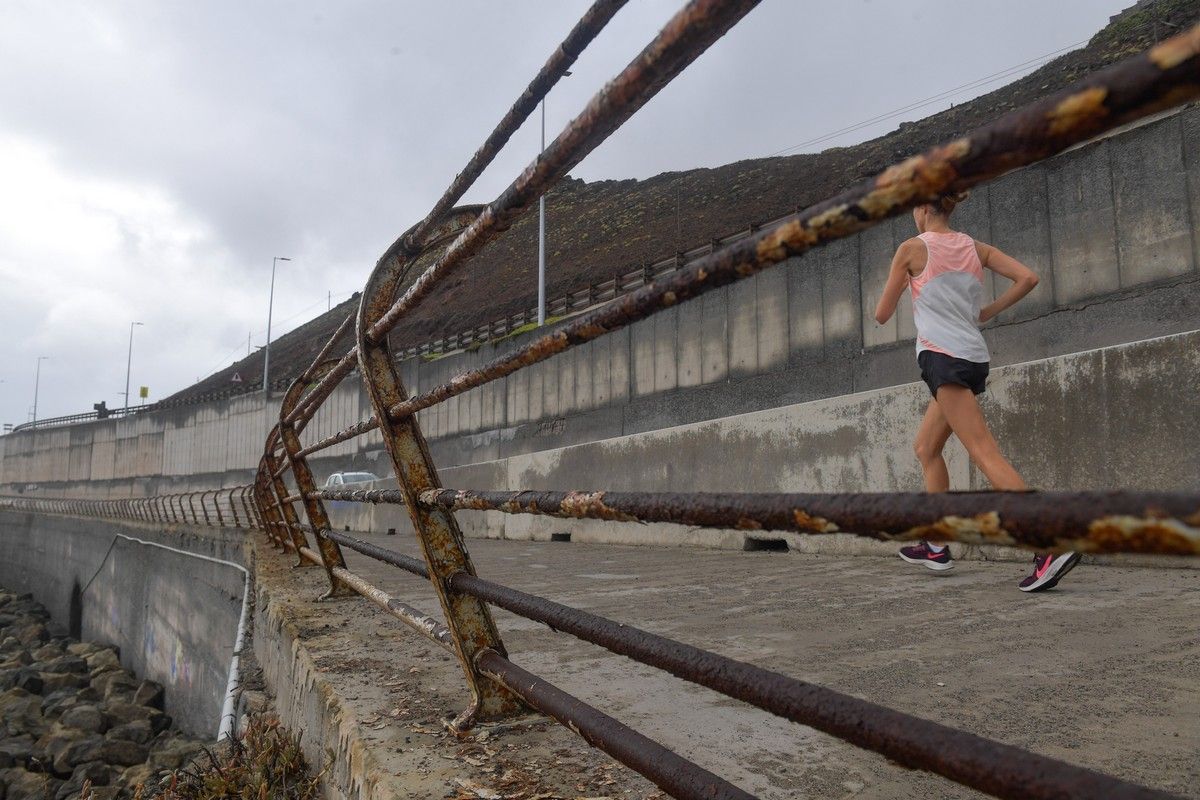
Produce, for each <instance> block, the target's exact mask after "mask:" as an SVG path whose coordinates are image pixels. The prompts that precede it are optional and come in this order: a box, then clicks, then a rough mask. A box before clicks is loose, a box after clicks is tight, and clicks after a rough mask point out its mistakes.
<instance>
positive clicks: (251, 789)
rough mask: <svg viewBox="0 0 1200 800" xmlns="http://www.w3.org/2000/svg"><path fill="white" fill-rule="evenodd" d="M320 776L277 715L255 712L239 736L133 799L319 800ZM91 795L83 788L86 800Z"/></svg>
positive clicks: (218, 746) (90, 799)
mask: <svg viewBox="0 0 1200 800" xmlns="http://www.w3.org/2000/svg"><path fill="white" fill-rule="evenodd" d="M320 781H321V776H320V775H314V774H313V773H312V771H311V770H310V769H309V766H308V762H307V761H305V759H304V754H303V753H302V752H301V751H300V742H299V739H298V738H297V737H295V736H293V735H292V734H290V733H289V732H287V731H285V730H284V729H283V728H282V727H280V725H279V721H278V719H276V718H275V717H274V716H273V715H269V714H257V715H254V716H251V717H250V718H249V720H248V722H247V725H246V727H245V730H244V731H242V732H241V733H239V734H238V735H237V736H236V737H235V738H233V739H228V740H226V741H224V742H222V743H220V744H219V745H217V746H216V747H214V748H211V749H207V750H205V753H204V755H203V756H201V757H200V758H198V759H196V760H195V761H194V762H192V763H191V764H190V765H188V766H186V767H184V768H182V769H179V770H177V771H175V772H173V773H172V774H171V775H170V776H169V777H168V778H167V779H166V780H164V781H162V782H161V783H160V784H159V786H158V788H157V789H154V790H141V791H138V792H135V793H134V800H152V799H153V800H217V798H229V797H244V798H254V799H255V800H316V798H318V797H320V796H321V789H320ZM93 796H94V795H92V794H89V793H86V792H85V793H84V795H83V800H92V797H93Z"/></svg>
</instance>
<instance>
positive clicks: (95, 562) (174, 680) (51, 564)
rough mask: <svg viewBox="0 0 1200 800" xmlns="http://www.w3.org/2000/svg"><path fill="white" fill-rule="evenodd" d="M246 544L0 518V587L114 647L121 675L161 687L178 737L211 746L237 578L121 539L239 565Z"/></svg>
mask: <svg viewBox="0 0 1200 800" xmlns="http://www.w3.org/2000/svg"><path fill="white" fill-rule="evenodd" d="M244 536H245V533H244V532H243V531H239V530H221V529H205V528H187V527H175V526H172V527H170V528H168V529H166V530H156V529H155V528H153V527H151V526H148V525H140V524H133V523H118V522H112V521H105V520H97V519H79V518H73V517H65V516H55V515H52V514H31V513H24V512H17V511H12V510H0V585H3V586H5V587H7V588H9V589H11V590H13V591H16V592H29V593H31V594H33V596H34V598H35V599H36V600H37V601H38V602H39V603H41V604H42V605H44V606H45V607H46V609H47V610H48V611H49V612H50V614H51V617H52V619H53V621H54V623H55V625H56V626H58V627H59V628H60V629H62V630H63V631H64V632H66V633H68V634H69V635H70V636H72V637H74V638H77V639H84V640H88V641H97V642H103V643H106V644H111V645H115V646H116V647H118V648H119V649H120V653H121V663H122V665H123V666H124V667H126V668H127V669H129V670H131V671H133V672H135V673H136V674H138V675H141V676H143V677H145V678H148V679H150V680H153V681H157V682H158V683H161V684H162V685H163V686H164V687H166V706H165V710H166V712H167V713H168V714H170V715H171V716H172V717H174V719H175V720H176V724H177V725H178V726H179V728H180V729H181V730H183V731H186V732H188V733H191V734H196V735H202V736H204V737H206V738H211V737H214V736H215V735H216V732H217V727H218V721H219V717H220V714H221V708H222V703H223V700H224V697H225V694H226V690H227V684H228V680H229V667H230V659H231V656H232V654H233V645H234V637H235V633H236V631H237V627H238V620H239V617H240V613H241V608H242V594H243V586H244V576H243V574H242V573H241V572H240V571H239V570H236V569H233V568H231V567H229V566H225V565H222V564H217V563H214V562H212V561H207V560H204V559H197V558H191V557H188V556H185V555H182V554H180V553H175V552H172V551H170V550H166V549H162V548H159V547H150V546H146V545H144V544H141V543H139V542H136V541H131V540H130V539H128V538H124V537H135V538H138V539H143V540H146V541H157V542H159V543H162V544H167V545H170V546H171V547H174V548H179V549H182V550H187V551H190V552H194V553H200V554H203V555H208V556H215V557H217V558H222V559H225V560H230V561H235V562H240V561H241V560H242V542H243V537H244Z"/></svg>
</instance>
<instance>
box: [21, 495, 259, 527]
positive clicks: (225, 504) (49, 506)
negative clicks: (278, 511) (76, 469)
mask: <svg viewBox="0 0 1200 800" xmlns="http://www.w3.org/2000/svg"><path fill="white" fill-rule="evenodd" d="M5 508H7V509H13V510H15V511H31V512H35V513H41V514H69V515H71V516H77V517H97V518H100V519H120V520H127V521H129V522H148V523H152V524H156V525H202V526H204V527H209V528H245V529H247V530H251V529H254V530H262V529H263V521H262V517H261V516H260V515H259V511H258V504H257V502H256V498H255V497H254V487H253V486H233V487H229V488H226V489H208V490H206V491H199V492H181V493H180V494H164V495H154V496H152V497H124V498H120V499H116V500H75V499H70V498H56V497H0V509H5Z"/></svg>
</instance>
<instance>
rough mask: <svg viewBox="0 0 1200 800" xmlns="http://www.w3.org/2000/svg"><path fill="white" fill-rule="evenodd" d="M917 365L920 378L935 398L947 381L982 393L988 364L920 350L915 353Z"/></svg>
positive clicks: (976, 392)
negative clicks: (919, 369) (919, 370)
mask: <svg viewBox="0 0 1200 800" xmlns="http://www.w3.org/2000/svg"><path fill="white" fill-rule="evenodd" d="M917 365H918V366H920V367H921V380H923V381H925V385H926V386H928V387H929V392H930V394H932V395H933V396H934V398H935V399H936V398H937V391H938V388H939V387H941V386H944V385H945V384H947V383H953V384H956V385H958V386H965V387H967V388H968V389H970V390H971V391H972V392H974V393H975V394H983V391H984V389H985V388H987V387H986V386H985V384H986V383H987V376H988V364H987V362H986V361H985V362H984V363H982V364H979V363H976V362H974V361H967V360H965V359H962V358H955V357H954V356H948V355H946V354H945V353H935V352H934V351H932V350H922V351H921V352H920V353H918V354H917Z"/></svg>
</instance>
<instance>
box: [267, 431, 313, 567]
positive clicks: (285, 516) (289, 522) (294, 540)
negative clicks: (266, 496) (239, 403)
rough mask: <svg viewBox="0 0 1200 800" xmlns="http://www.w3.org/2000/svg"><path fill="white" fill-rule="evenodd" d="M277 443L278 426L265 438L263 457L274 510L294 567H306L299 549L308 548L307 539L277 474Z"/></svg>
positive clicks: (281, 478)
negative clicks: (287, 541)
mask: <svg viewBox="0 0 1200 800" xmlns="http://www.w3.org/2000/svg"><path fill="white" fill-rule="evenodd" d="M278 441H279V426H278V425H276V426H275V427H274V428H273V429H272V430H271V435H270V436H268V437H267V447H266V450H265V451H264V453H263V455H264V457H265V459H266V465H267V474H268V476H269V478H270V482H271V483H270V487H271V491H272V493H273V494H274V495H275V497H274V498H273V500H274V502H275V503H276V505H275V508H277V509H278V510H279V514H280V516H281V520H280V524H281V525H282V526H283V528H284V530H285V531H287V535H288V537H289V538H290V540H291V547H292V549H293V550H295V552H296V566H297V567H303V566H306V564H307V562H306V561H305V560H304V556H303V555H301V553H300V548H302V547H304V548H307V547H308V537H307V536H305V535H304V529H303V528H301V527H300V518H299V516H298V515H297V514H296V509H295V507H293V506H292V504H291V503H288V502H286V500H285V498H287V496H288V491H287V484H285V483H284V482H283V477H282V476H281V475H280V474H279V466H280V464H279V458H278V457H277V456H276V455H275V444H276V443H277V442H278Z"/></svg>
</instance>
